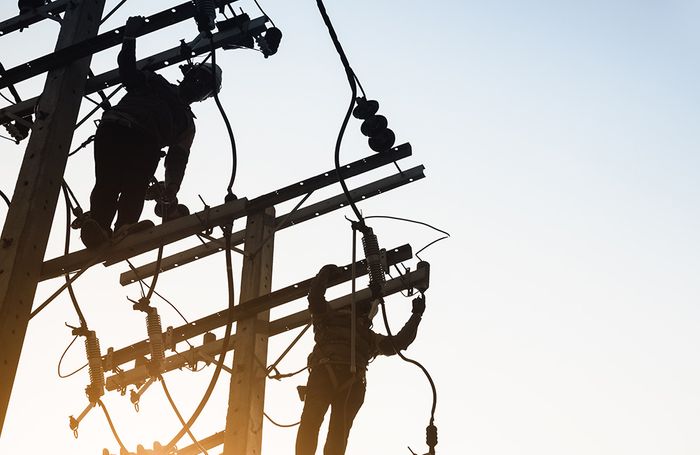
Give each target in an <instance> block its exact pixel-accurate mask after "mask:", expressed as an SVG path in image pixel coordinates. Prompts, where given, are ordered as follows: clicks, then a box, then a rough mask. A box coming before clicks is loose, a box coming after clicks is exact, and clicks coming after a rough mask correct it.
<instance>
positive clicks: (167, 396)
mask: <svg viewBox="0 0 700 455" xmlns="http://www.w3.org/2000/svg"><path fill="white" fill-rule="evenodd" d="M158 380H159V381H160V385H161V386H163V392H165V396H166V398H167V399H168V402H169V403H170V407H172V408H173V412H175V415H176V416H177V418H178V420H179V421H180V424H182V427H183V428H186V429H187V435H188V436H189V437H190V439H191V440H192V442H194V444H195V445H196V446H197V447H198V448H199V450H200V452H202V453H203V454H204V455H209V453H208V452H207V449H205V448H204V447H202V444H200V443H199V441H198V440H197V438H195V437H194V435H193V434H192V431H191V430H190V427H189V425H187V422H185V419H183V418H182V414H180V410H179V409H178V408H177V406H176V405H175V401H173V397H172V396H170V392H169V391H168V386H166V385H165V379H163V376H162V375H158Z"/></svg>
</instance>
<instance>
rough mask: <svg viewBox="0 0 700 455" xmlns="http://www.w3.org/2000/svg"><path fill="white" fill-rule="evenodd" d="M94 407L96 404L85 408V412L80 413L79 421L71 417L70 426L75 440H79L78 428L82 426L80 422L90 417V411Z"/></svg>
mask: <svg viewBox="0 0 700 455" xmlns="http://www.w3.org/2000/svg"><path fill="white" fill-rule="evenodd" d="M94 407H95V403H90V404H88V405H87V406H86V407H85V409H83V412H81V413H80V415H79V416H78V418H77V419H76V418H75V417H73V416H70V417H69V424H68V425H69V426H70V429H71V430H73V437H75V439H78V427H79V426H80V422H81V421H82V420H83V419H84V418H85V416H86V415H88V413H89V412H90V410H91V409H92V408H94Z"/></svg>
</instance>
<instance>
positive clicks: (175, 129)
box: [81, 16, 221, 248]
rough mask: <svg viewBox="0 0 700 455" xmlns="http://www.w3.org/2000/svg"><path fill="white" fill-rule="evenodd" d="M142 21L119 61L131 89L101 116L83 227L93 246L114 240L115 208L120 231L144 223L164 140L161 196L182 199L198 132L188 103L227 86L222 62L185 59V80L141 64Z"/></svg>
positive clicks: (131, 25)
mask: <svg viewBox="0 0 700 455" xmlns="http://www.w3.org/2000/svg"><path fill="white" fill-rule="evenodd" d="M144 23H145V19H144V18H143V17H141V16H136V17H130V18H129V19H128V20H127V22H126V26H125V27H124V38H123V42H122V49H121V52H120V53H119V57H118V63H119V75H120V77H121V80H122V83H123V84H124V86H125V87H126V90H127V94H126V95H125V96H124V97H123V98H122V99H121V101H119V103H118V104H117V105H116V106H114V107H113V108H111V109H109V110H107V111H106V112H105V113H104V114H103V115H102V120H101V122H100V125H99V127H98V128H97V133H96V134H95V187H94V188H93V190H92V194H91V195H90V218H88V219H87V220H86V221H85V222H84V223H83V226H82V231H81V239H82V240H83V243H84V244H85V246H87V247H88V248H91V247H96V246H99V245H101V244H102V243H104V242H106V241H107V240H108V239H109V237H110V235H111V232H112V230H111V227H112V226H111V225H112V221H113V219H114V216H115V214H117V213H118V215H117V220H116V223H115V225H114V230H115V232H116V231H117V230H119V229H120V228H122V229H124V230H128V227H129V226H130V225H133V224H134V223H137V222H138V220H139V217H140V216H141V211H142V210H143V204H144V197H145V194H146V190H147V188H148V183H149V181H150V179H151V178H152V177H153V174H154V173H155V171H156V168H157V167H158V161H159V160H160V157H161V149H162V148H163V147H166V146H167V147H168V154H167V156H166V158H165V194H163V195H161V197H162V198H163V199H164V200H165V201H166V202H174V201H176V198H175V196H176V195H177V192H178V191H179V189H180V184H181V183H182V179H183V177H184V175H185V167H186V166H187V160H188V158H189V153H190V147H191V145H192V141H193V140H194V134H195V127H194V115H193V114H192V111H191V110H190V104H191V103H193V102H195V101H203V100H205V99H207V98H208V97H210V96H212V95H213V94H214V93H218V91H219V90H220V88H221V69H220V68H219V67H218V66H217V67H213V66H212V65H211V64H207V63H205V64H200V65H185V66H183V67H182V68H183V72H184V78H183V80H182V82H181V83H180V84H179V85H174V84H171V83H170V82H168V81H167V80H166V79H165V78H164V77H163V76H160V75H158V74H156V73H154V72H152V71H145V70H139V69H138V68H137V67H136V40H135V36H136V34H138V32H139V31H140V30H141V28H142V27H143V25H144ZM212 73H214V74H212ZM214 79H216V83H215V82H214Z"/></svg>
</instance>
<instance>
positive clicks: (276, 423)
mask: <svg viewBox="0 0 700 455" xmlns="http://www.w3.org/2000/svg"><path fill="white" fill-rule="evenodd" d="M263 415H264V416H265V418H266V419H267V420H269V421H270V423H272V424H273V425H275V426H277V427H280V428H291V427H295V426H297V425H299V424H300V423H301V420H300V421H298V422H297V423H286V424H285V423H278V422H275V421H274V420H273V419H272V417H270V416H269V415H267V413H266V412H265V411H263Z"/></svg>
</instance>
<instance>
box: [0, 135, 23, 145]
mask: <svg viewBox="0 0 700 455" xmlns="http://www.w3.org/2000/svg"><path fill="white" fill-rule="evenodd" d="M0 137H1V138H3V139H7V140H8V141H10V142H14V143H15V144H19V142H18V141H17V140H16V139H12V138H11V137H7V136H3V135H2V134H0Z"/></svg>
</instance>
